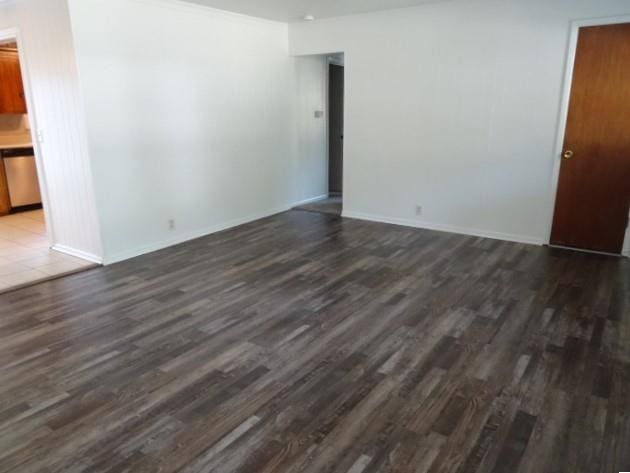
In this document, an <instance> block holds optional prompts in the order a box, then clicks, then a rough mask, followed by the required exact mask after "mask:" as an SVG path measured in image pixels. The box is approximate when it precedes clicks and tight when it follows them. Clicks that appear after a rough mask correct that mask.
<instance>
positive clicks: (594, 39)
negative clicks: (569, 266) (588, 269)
mask: <svg viewBox="0 0 630 473" xmlns="http://www.w3.org/2000/svg"><path fill="white" fill-rule="evenodd" d="M629 206H630V24H619V25H607V26H595V27H585V28H581V29H580V33H579V39H578V46H577V55H576V59H575V69H574V76H573V85H572V88H571V99H570V105H569V115H568V122H567V128H566V134H565V142H564V152H563V158H562V164H561V168H560V179H559V182H558V194H557V197H556V208H555V214H554V222H553V230H552V235H551V244H552V245H561V246H568V247H572V248H580V249H585V250H594V251H604V252H609V253H621V251H622V247H623V240H624V236H625V231H626V227H627V224H628V212H629Z"/></svg>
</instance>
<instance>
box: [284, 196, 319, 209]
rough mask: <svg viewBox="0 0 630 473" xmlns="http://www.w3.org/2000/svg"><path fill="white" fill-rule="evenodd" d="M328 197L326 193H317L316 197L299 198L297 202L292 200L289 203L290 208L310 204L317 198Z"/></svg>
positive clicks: (317, 199)
mask: <svg viewBox="0 0 630 473" xmlns="http://www.w3.org/2000/svg"><path fill="white" fill-rule="evenodd" d="M327 198H328V194H322V195H318V196H317V197H311V198H310V199H305V200H300V201H299V202H294V203H293V204H291V208H293V207H298V206H300V205H306V204H312V203H313V202H317V201H319V200H325V199H327Z"/></svg>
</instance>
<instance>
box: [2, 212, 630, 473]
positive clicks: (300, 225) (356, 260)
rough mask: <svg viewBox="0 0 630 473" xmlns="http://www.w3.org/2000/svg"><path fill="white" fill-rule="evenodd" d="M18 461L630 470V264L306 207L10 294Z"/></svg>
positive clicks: (5, 404)
mask: <svg viewBox="0 0 630 473" xmlns="http://www.w3.org/2000/svg"><path fill="white" fill-rule="evenodd" d="M0 359H1V360H2V364H1V366H0V471H2V472H13V473H16V472H30V473H32V472H46V473H51V472H64V473H72V472H112V473H113V472H134V473H139V472H158V471H159V472H187V473H191V472H221V473H227V472H269V473H271V472H275V473H278V472H309V473H315V472H317V473H323V472H344V473H345V472H351V473H363V472H365V473H367V472H377V471H380V472H460V473H474V472H488V473H498V472H506V473H507V472H509V473H516V472H531V473H545V472H549V473H551V472H556V473H567V472H571V473H574V472H584V473H587V472H588V473H594V472H606V473H608V472H611V473H612V472H618V471H630V262H629V261H628V260H623V259H615V258H612V257H604V256H597V255H588V254H579V253H573V252H567V251H561V250H553V249H548V248H542V247H536V246H528V245H521V244H515V243H507V242H500V241H495V240H487V239H482V238H476V237H466V236H460V235H453V234H447V233H438V232H432V231H425V230H418V229H411V228H404V227H398V226H390V225H384V224H378V223H369V222H361V221H357V220H349V219H341V218H338V217H333V216H330V215H326V214H319V213H311V212H298V211H291V212H287V213H284V214H280V215H277V216H274V217H271V218H268V219H265V220H262V221H259V222H255V223H252V224H248V225H245V226H242V227H239V228H237V229H232V230H228V231H225V232H222V233H219V234H215V235H211V236H208V237H205V238H202V239H199V240H195V241H192V242H189V243H186V244H183V245H180V246H177V247H173V248H170V249H167V250H164V251H161V252H157V253H153V254H150V255H146V256H143V257H140V258H136V259H134V260H131V261H128V262H124V263H120V264H117V265H113V266H109V267H105V268H98V269H93V270H90V271H88V272H84V273H81V274H76V275H73V276H70V277H67V278H63V279H59V280H55V281H50V282H46V283H43V284H39V285H37V286H33V287H29V288H26V289H21V290H18V291H16V292H12V293H8V294H3V295H0Z"/></svg>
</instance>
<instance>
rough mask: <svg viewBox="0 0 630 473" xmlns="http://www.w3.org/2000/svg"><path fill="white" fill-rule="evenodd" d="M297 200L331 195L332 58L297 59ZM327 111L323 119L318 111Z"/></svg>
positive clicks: (294, 197) (294, 195) (294, 154)
mask: <svg viewBox="0 0 630 473" xmlns="http://www.w3.org/2000/svg"><path fill="white" fill-rule="evenodd" d="M294 64H295V66H294V68H295V69H294V76H293V77H294V81H295V96H294V107H295V119H294V125H295V126H296V127H297V130H295V139H296V142H297V150H296V152H294V153H293V159H294V164H293V166H294V168H293V172H292V176H293V177H292V180H291V182H292V183H293V191H292V192H293V194H292V195H293V201H300V200H303V199H307V198H309V197H316V196H317V197H326V196H327V195H328V59H327V58H326V56H306V57H298V58H295V61H294ZM316 111H321V112H323V116H322V117H320V118H316V117H315V112H316Z"/></svg>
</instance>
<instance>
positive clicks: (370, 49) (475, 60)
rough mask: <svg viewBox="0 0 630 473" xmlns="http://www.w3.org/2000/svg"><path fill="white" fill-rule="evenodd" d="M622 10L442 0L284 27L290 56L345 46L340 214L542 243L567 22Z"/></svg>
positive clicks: (626, 9) (560, 0)
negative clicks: (419, 212) (420, 211)
mask: <svg viewBox="0 0 630 473" xmlns="http://www.w3.org/2000/svg"><path fill="white" fill-rule="evenodd" d="M628 13H630V6H629V5H628V2H627V1H625V0H601V1H597V2H593V1H586V0H579V1H575V0H554V1H552V2H549V1H547V0H532V1H529V2H520V1H512V0H478V1H474V2H470V1H464V0H454V1H450V2H442V3H435V4H427V5H424V6H419V7H414V8H407V9H404V10H395V11H394V10H392V11H387V12H379V13H369V14H363V15H354V16H348V17H340V18H334V19H328V20H320V21H314V22H303V23H293V24H290V26H289V38H290V40H289V44H290V52H291V54H296V55H301V54H321V53H325V52H327V51H344V52H345V61H346V68H345V71H346V111H345V113H346V123H345V133H344V146H345V158H344V213H345V215H347V216H355V217H361V218H370V219H378V220H382V221H390V222H397V223H403V224H407V225H413V226H419V227H427V228H437V229H443V230H448V231H459V232H463V233H469V234H475V235H483V236H490V237H495V238H504V239H510V240H516V241H525V242H530V243H539V244H542V243H546V242H548V237H549V216H550V211H551V209H552V207H553V202H554V199H555V179H556V176H555V175H554V166H555V164H556V162H557V160H558V159H559V157H558V156H557V150H556V136H557V130H558V123H559V122H560V115H561V103H562V93H563V82H564V77H565V65H566V60H567V54H568V48H569V38H570V30H571V23H572V21H574V20H577V19H588V18H599V17H612V16H619V15H627V14H628ZM418 204H419V205H422V207H423V209H424V213H423V215H421V216H417V215H416V212H415V210H416V205H418Z"/></svg>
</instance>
